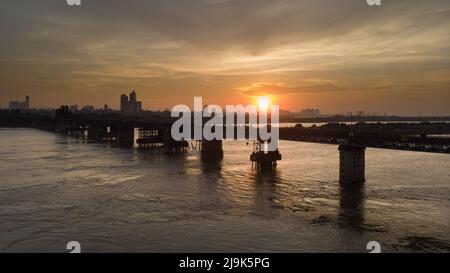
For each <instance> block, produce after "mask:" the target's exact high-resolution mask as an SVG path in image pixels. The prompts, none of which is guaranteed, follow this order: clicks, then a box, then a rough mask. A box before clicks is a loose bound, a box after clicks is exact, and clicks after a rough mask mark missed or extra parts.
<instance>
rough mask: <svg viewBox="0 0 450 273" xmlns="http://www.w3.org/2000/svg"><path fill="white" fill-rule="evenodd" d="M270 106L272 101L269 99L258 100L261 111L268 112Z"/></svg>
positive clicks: (261, 98)
mask: <svg viewBox="0 0 450 273" xmlns="http://www.w3.org/2000/svg"><path fill="white" fill-rule="evenodd" d="M269 105H270V100H269V98H268V97H260V98H258V107H259V109H261V110H267V108H269Z"/></svg>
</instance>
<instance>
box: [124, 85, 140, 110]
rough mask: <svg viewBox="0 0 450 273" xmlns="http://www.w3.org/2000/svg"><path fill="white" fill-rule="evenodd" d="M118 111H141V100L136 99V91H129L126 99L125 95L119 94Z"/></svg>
mask: <svg viewBox="0 0 450 273" xmlns="http://www.w3.org/2000/svg"><path fill="white" fill-rule="evenodd" d="M120 111H121V112H122V113H139V112H141V111H142V102H140V101H138V100H137V95H136V91H134V90H133V91H132V92H131V93H130V97H129V99H128V96H127V95H121V96H120Z"/></svg>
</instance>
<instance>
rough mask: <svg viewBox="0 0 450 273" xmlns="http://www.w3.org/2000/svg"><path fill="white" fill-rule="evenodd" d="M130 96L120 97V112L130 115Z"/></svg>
mask: <svg viewBox="0 0 450 273" xmlns="http://www.w3.org/2000/svg"><path fill="white" fill-rule="evenodd" d="M128 110H129V109H128V96H127V95H122V96H120V112H122V113H128Z"/></svg>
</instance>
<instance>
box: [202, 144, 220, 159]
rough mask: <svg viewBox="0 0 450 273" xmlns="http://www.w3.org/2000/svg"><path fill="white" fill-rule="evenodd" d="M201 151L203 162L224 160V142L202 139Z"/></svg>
mask: <svg viewBox="0 0 450 273" xmlns="http://www.w3.org/2000/svg"><path fill="white" fill-rule="evenodd" d="M201 150H202V152H201V157H202V160H208V159H222V158H223V148H222V140H216V139H215V140H205V139H202V144H201Z"/></svg>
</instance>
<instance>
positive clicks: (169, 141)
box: [162, 128, 189, 153]
mask: <svg viewBox="0 0 450 273" xmlns="http://www.w3.org/2000/svg"><path fill="white" fill-rule="evenodd" d="M162 139H163V144H164V151H165V152H166V153H179V152H184V151H186V150H188V149H189V142H187V141H186V140H181V141H176V140H174V139H173V138H172V134H171V132H170V128H167V129H165V130H164V133H163V137H162Z"/></svg>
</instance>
